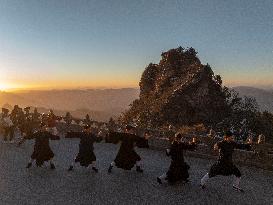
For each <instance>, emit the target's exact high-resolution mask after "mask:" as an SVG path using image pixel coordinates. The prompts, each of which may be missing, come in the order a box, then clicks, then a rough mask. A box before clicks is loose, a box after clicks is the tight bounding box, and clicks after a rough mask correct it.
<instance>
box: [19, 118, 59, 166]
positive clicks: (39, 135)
mask: <svg viewBox="0 0 273 205" xmlns="http://www.w3.org/2000/svg"><path fill="white" fill-rule="evenodd" d="M24 138H25V139H27V140H31V139H34V140H35V144H34V151H33V153H32V155H31V159H30V161H29V163H28V164H27V167H26V168H30V167H31V166H32V163H33V162H34V161H36V165H37V166H38V167H40V166H42V165H43V164H44V162H46V161H49V163H50V168H51V169H55V165H54V163H53V161H52V159H53V157H54V153H53V152H52V150H51V148H50V146H49V140H59V139H60V137H59V136H56V135H53V134H51V133H49V132H48V131H47V127H46V124H44V123H41V125H40V130H39V131H38V132H36V133H34V134H31V135H25V136H24Z"/></svg>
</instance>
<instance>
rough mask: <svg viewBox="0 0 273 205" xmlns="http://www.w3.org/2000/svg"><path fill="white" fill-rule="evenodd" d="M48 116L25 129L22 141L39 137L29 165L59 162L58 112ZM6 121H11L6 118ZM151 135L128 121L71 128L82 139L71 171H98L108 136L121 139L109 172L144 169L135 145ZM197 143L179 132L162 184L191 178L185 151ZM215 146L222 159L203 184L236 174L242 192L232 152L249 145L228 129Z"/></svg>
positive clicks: (110, 139)
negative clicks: (104, 128)
mask: <svg viewBox="0 0 273 205" xmlns="http://www.w3.org/2000/svg"><path fill="white" fill-rule="evenodd" d="M6 113H7V112H6ZM2 117H3V116H2ZM4 117H5V116H4ZM31 119H32V120H33V119H34V118H33V117H32V118H31ZM45 119H46V120H45ZM45 119H43V117H42V119H41V122H40V124H39V128H38V129H37V130H36V131H35V132H33V131H29V130H28V129H25V128H24V129H22V134H23V140H22V141H21V142H20V143H21V144H22V143H23V142H24V141H25V140H31V139H34V140H35V143H34V150H33V153H32V155H31V157H30V161H29V162H28V164H27V166H26V168H30V167H31V166H32V165H33V163H34V162H35V163H36V165H37V166H42V165H43V164H44V163H45V162H48V163H49V165H50V168H51V169H55V165H54V163H53V161H52V160H53V158H54V153H53V151H52V149H51V148H50V144H49V141H50V140H60V136H58V133H57V132H56V130H55V128H56V125H55V123H56V116H55V115H54V114H53V112H50V113H49V114H48V115H47V117H46V118H45ZM6 122H8V121H7V120H6ZM10 123H11V124H13V123H14V122H13V121H12V122H10ZM12 126H13V125H12ZM150 137H151V134H150V132H149V131H146V132H145V133H144V135H143V136H142V137H140V136H138V135H136V132H135V128H134V127H133V126H131V125H127V126H126V127H125V130H124V132H114V131H109V132H108V133H107V134H105V133H104V134H103V133H102V132H98V133H94V132H92V128H91V126H90V124H85V125H84V126H83V131H81V132H67V133H66V135H65V138H78V139H80V142H79V152H78V154H77V156H76V157H75V160H74V161H73V162H71V164H70V166H69V167H68V171H72V170H73V169H74V167H75V164H76V163H79V164H80V165H81V166H84V167H89V166H91V167H92V170H93V171H94V172H96V173H97V172H98V167H96V155H95V153H94V146H93V144H94V143H96V142H101V141H102V140H105V142H106V143H114V144H117V143H120V148H119V151H118V154H117V156H116V157H115V159H114V160H113V161H112V162H111V163H110V165H109V167H108V173H112V171H113V168H114V167H117V168H121V169H124V170H131V169H132V168H133V167H134V166H135V167H136V171H137V172H139V173H142V172H143V169H142V167H141V157H140V156H139V155H138V154H137V153H136V151H135V147H139V148H149V143H148V141H149V138H150ZM197 146H198V144H197V142H196V138H193V139H192V141H190V142H189V141H186V139H185V137H184V136H183V134H181V133H176V134H175V136H174V138H173V139H172V142H171V144H170V148H169V149H167V150H166V155H167V156H169V157H170V158H171V163H170V167H169V169H168V171H167V172H166V173H164V174H162V175H161V176H159V177H157V179H156V180H157V182H158V183H159V184H162V183H163V182H164V181H167V182H169V183H170V184H174V183H176V182H178V181H183V182H188V181H189V169H190V166H189V165H188V164H187V163H186V162H185V159H184V151H185V150H194V149H195V148H196V147H197ZM214 148H215V150H218V151H219V157H218V160H217V162H216V163H215V164H213V165H212V167H211V168H210V170H209V172H208V173H207V174H205V175H204V177H203V178H202V179H201V182H200V186H201V187H202V188H205V187H206V184H207V182H208V181H209V179H210V178H212V177H215V176H217V175H224V176H230V175H234V176H235V177H236V180H235V182H234V184H233V188H234V189H235V190H238V191H241V192H242V191H243V190H242V189H241V188H240V179H241V172H240V171H239V169H238V168H237V167H236V166H235V165H234V163H233V160H232V155H233V151H234V149H236V148H239V149H247V148H248V145H246V144H238V143H236V142H235V141H234V138H233V133H232V132H230V131H227V132H226V133H225V135H224V138H223V140H221V141H219V142H218V143H216V144H215V146H214Z"/></svg>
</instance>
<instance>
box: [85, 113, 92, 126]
mask: <svg viewBox="0 0 273 205" xmlns="http://www.w3.org/2000/svg"><path fill="white" fill-rule="evenodd" d="M83 123H84V124H86V125H91V124H92V121H91V119H90V116H89V115H88V114H87V115H86V116H85V119H84V120H83Z"/></svg>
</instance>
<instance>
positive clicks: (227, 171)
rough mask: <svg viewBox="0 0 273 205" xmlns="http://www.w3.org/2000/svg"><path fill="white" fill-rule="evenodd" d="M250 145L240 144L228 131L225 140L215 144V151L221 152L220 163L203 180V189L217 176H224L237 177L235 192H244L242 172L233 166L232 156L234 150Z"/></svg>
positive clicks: (214, 165) (234, 185)
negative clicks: (241, 184) (241, 183)
mask: <svg viewBox="0 0 273 205" xmlns="http://www.w3.org/2000/svg"><path fill="white" fill-rule="evenodd" d="M248 146H249V145H246V144H238V143H236V142H235V141H234V139H233V134H232V132H230V131H226V133H225V136H224V140H222V141H220V142H218V143H216V144H215V146H214V149H215V150H218V151H219V157H218V161H217V162H216V163H215V164H213V165H212V167H211V168H210V171H209V173H207V174H206V175H205V176H204V177H203V178H202V179H201V184H200V185H201V187H202V188H203V189H204V188H205V185H206V183H207V181H208V180H209V179H210V178H212V177H215V176H217V175H223V176H231V175H235V177H236V178H235V182H234V184H233V188H234V189H235V190H238V191H241V192H243V190H242V189H241V188H240V181H241V176H242V175H241V172H240V170H239V169H238V168H237V167H236V166H235V165H234V164H233V161H232V154H233V151H234V149H247V148H248Z"/></svg>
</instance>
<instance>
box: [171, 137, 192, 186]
mask: <svg viewBox="0 0 273 205" xmlns="http://www.w3.org/2000/svg"><path fill="white" fill-rule="evenodd" d="M195 147H196V144H189V143H184V142H180V143H178V142H174V143H173V144H172V145H171V148H170V152H169V153H167V155H168V156H170V157H171V158H172V161H171V165H170V167H169V170H168V172H167V180H168V181H169V182H170V183H174V182H177V181H180V180H181V181H186V180H187V179H188V178H189V173H188V170H189V168H190V166H189V165H188V164H187V163H186V162H185V161H184V150H193V149H194V148H195Z"/></svg>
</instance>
